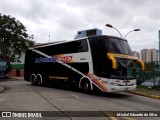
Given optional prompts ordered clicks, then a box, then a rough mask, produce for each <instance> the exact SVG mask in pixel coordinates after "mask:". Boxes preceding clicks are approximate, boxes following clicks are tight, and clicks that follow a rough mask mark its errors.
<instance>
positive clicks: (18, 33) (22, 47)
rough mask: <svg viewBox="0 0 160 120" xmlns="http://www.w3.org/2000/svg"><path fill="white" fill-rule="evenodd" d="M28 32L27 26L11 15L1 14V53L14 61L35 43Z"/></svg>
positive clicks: (8, 59) (5, 57)
mask: <svg viewBox="0 0 160 120" xmlns="http://www.w3.org/2000/svg"><path fill="white" fill-rule="evenodd" d="M31 38H32V37H31V36H29V35H28V34H27V30H26V27H25V26H24V25H23V24H22V23H21V22H20V21H19V20H16V19H15V18H13V17H11V16H9V15H2V14H0V54H1V55H2V56H3V57H4V59H5V60H7V61H9V62H13V61H14V59H15V58H16V57H17V56H18V58H20V57H21V55H22V54H23V53H24V52H25V51H26V50H27V49H28V48H29V47H32V46H33V45H34V42H33V41H32V40H30V39H31Z"/></svg>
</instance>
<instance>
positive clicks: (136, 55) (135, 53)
mask: <svg viewBox="0 0 160 120" xmlns="http://www.w3.org/2000/svg"><path fill="white" fill-rule="evenodd" d="M132 55H133V56H134V57H135V58H136V59H140V53H139V52H138V51H132Z"/></svg>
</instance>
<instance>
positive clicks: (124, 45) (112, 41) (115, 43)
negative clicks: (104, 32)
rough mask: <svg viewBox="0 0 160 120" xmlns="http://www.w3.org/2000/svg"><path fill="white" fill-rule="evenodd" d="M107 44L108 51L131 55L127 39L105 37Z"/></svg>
mask: <svg viewBox="0 0 160 120" xmlns="http://www.w3.org/2000/svg"><path fill="white" fill-rule="evenodd" d="M105 42H106V46H107V45H108V49H109V52H111V53H116V54H128V55H132V52H131V48H130V46H129V44H128V42H127V41H125V40H121V39H118V38H107V39H106V40H105Z"/></svg>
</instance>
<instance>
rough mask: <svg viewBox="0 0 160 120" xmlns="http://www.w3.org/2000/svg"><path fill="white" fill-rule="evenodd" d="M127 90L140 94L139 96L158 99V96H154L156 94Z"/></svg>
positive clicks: (159, 98) (159, 97)
mask: <svg viewBox="0 0 160 120" xmlns="http://www.w3.org/2000/svg"><path fill="white" fill-rule="evenodd" d="M127 92H128V93H132V94H136V95H141V96H144V97H150V98H154V99H158V100H160V96H156V95H150V94H146V93H141V92H134V91H127Z"/></svg>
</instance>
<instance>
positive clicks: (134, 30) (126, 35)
mask: <svg viewBox="0 0 160 120" xmlns="http://www.w3.org/2000/svg"><path fill="white" fill-rule="evenodd" d="M134 31H140V29H134V30H131V31H129V32H128V33H127V34H126V35H125V36H124V39H125V38H126V36H127V35H128V34H129V33H131V32H134Z"/></svg>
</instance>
